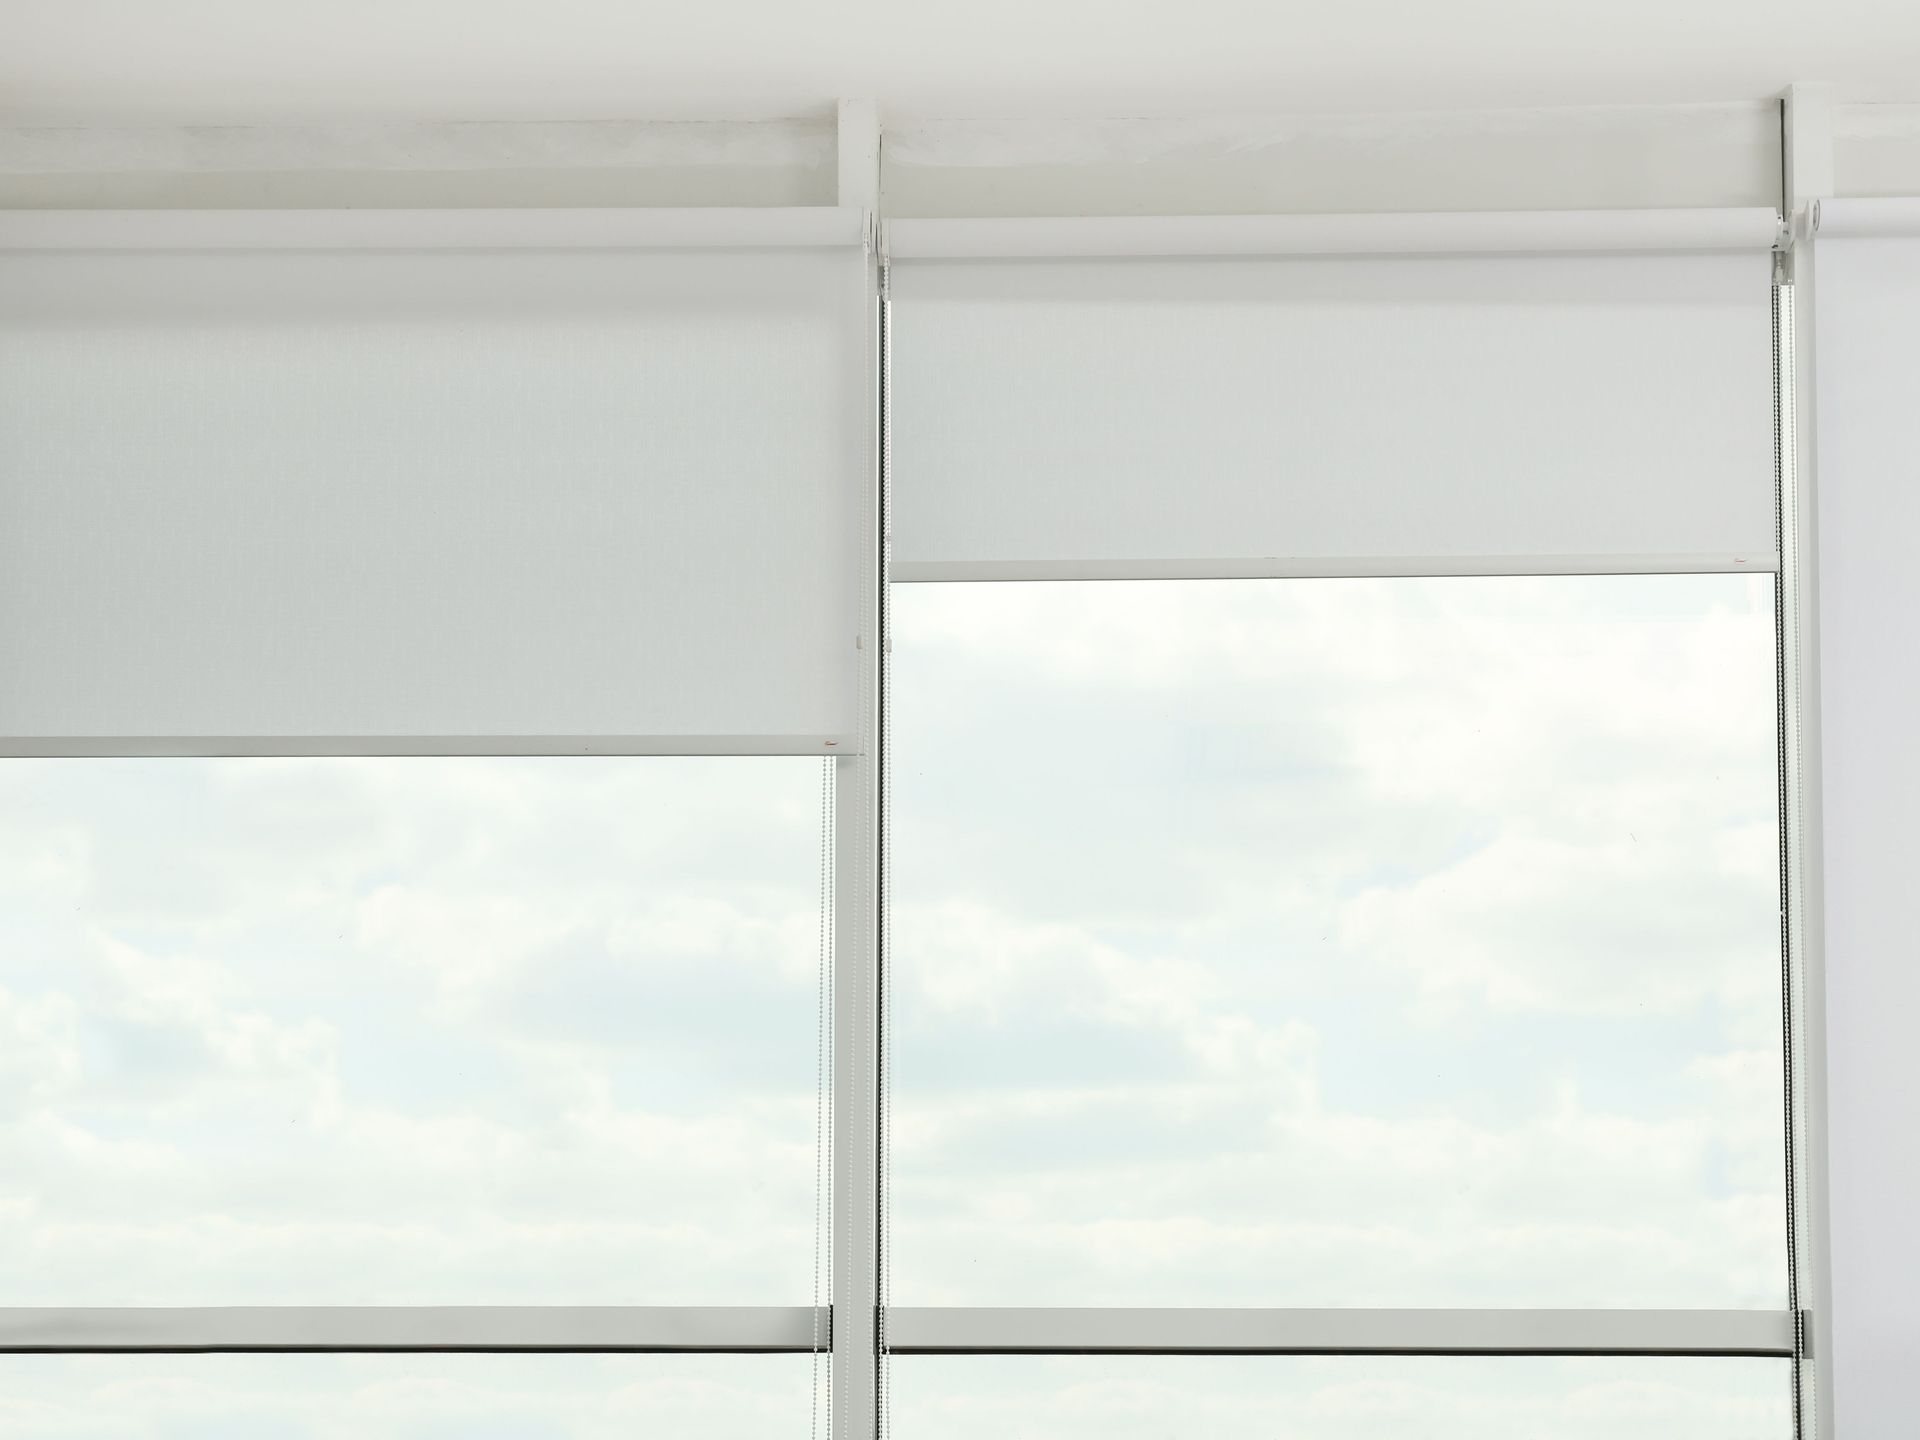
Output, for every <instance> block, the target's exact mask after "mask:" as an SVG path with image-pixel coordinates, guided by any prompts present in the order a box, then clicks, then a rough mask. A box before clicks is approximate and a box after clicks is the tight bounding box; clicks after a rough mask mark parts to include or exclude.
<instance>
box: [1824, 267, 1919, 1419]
mask: <svg viewBox="0 0 1920 1440" xmlns="http://www.w3.org/2000/svg"><path fill="white" fill-rule="evenodd" d="M1818 263H1819V279H1818V287H1819V288H1818V295H1817V306H1818V309H1817V325H1818V356H1817V366H1818V371H1817V377H1818V417H1819V422H1818V423H1819V442H1818V443H1819V482H1818V483H1819V547H1820V647H1821V654H1820V661H1821V672H1822V677H1821V725H1822V741H1821V763H1822V766H1823V769H1824V794H1825V806H1826V823H1825V829H1824V834H1825V843H1826V856H1825V877H1826V953H1827V1019H1828V1023H1827V1067H1828V1125H1829V1132H1828V1133H1829V1174H1830V1205H1831V1220H1832V1247H1833V1272H1832V1284H1833V1348H1834V1354H1833V1355H1832V1357H1830V1363H1829V1364H1828V1365H1827V1367H1826V1369H1827V1372H1828V1374H1829V1375H1830V1376H1831V1384H1832V1386H1833V1398H1834V1404H1835V1412H1836V1430H1837V1432H1838V1436H1839V1440H1895V1437H1899V1440H1906V1437H1909V1436H1911V1435H1913V1434H1914V1433H1915V1428H1916V1421H1915V1415H1916V1413H1920V1402H1916V1399H1915V1396H1914V1385H1915V1380H1914V1376H1915V1372H1916V1367H1920V1224H1916V1218H1917V1217H1920V1045H1916V1042H1915V1037H1914V1028H1913V1027H1914V1021H1915V1018H1916V1016H1920V938H1917V937H1920V844H1916V840H1915V830H1914V825H1915V817H1916V816H1920V567H1916V566H1915V564H1914V563H1913V553H1912V552H1913V538H1914V536H1915V535H1916V534H1920V238H1915V239H1844V240H1842V239H1834V240H1829V239H1822V240H1821V241H1820V242H1819V261H1818Z"/></svg>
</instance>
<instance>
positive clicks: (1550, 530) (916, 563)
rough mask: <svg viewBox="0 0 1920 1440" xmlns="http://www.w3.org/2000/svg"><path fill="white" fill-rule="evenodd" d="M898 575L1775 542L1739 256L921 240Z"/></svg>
mask: <svg viewBox="0 0 1920 1440" xmlns="http://www.w3.org/2000/svg"><path fill="white" fill-rule="evenodd" d="M892 293H893V297H894V304H893V308H892V337H893V338H892V357H893V360H892V377H893V378H892V391H891V393H892V414H893V458H894V467H893V474H894V540H895V548H894V554H895V562H896V563H895V572H894V573H895V576H896V578H905V579H914V578H921V579H931V578H941V577H945V576H953V577H963V576H967V575H977V576H992V575H995V574H1005V575H1015V576H1019V575H1029V576H1040V577H1044V576H1049V575H1059V576H1073V575H1099V574H1139V575H1154V574H1163V573H1165V574H1178V573H1186V572H1192V573H1230V572H1232V571H1234V570H1244V571H1245V572H1247V573H1278V574H1286V573H1302V574H1315V573H1343V572H1353V573H1368V572H1373V571H1392V570H1400V569H1408V570H1425V571H1430V572H1440V573H1444V572H1447V571H1450V570H1460V571H1468V572H1471V571H1479V570H1491V571H1500V570H1504V569H1514V568H1530V567H1532V566H1534V565H1536V564H1538V563H1539V562H1540V561H1542V560H1543V559H1546V560H1548V561H1549V562H1550V563H1551V565H1553V566H1555V567H1558V568H1572V569H1580V568H1593V569H1610V568H1627V569H1640V568H1651V569H1661V568H1667V569H1690V568H1723V567H1725V568H1735V567H1738V566H1740V565H1751V566H1753V567H1754V568H1768V567H1771V566H1772V565H1773V563H1774V559H1773V556H1774V551H1775V538H1774V500H1773V488H1774V482H1773V420H1772V368H1771V367H1772V338H1771V337H1772V331H1771V313H1770V270H1769V262H1768V257H1767V256H1766V254H1765V253H1763V251H1761V250H1760V249H1757V248H1755V249H1749V250H1744V251H1742V252H1740V253H1723V252H1713V253H1688V254H1679V253H1653V254H1644V253H1642V254H1618V255H1583V254H1562V255H1459V256H1443V257H1432V256H1426V257H1419V258H1412V257H1406V256H1366V257H1349V258H1337V259H1328V258H1305V257H1299V258H1244V257H1226V258H1207V259H1168V258H1126V259H1071V258H1057V259H1031V260H1022V259H905V260H896V261H895V263H894V265H893V276H892Z"/></svg>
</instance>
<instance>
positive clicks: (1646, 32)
mask: <svg viewBox="0 0 1920 1440" xmlns="http://www.w3.org/2000/svg"><path fill="white" fill-rule="evenodd" d="M1916 58H1920V7H1915V6H1912V5H1908V4H1902V3H1897V0H1830V3H1828V4H1824V5H1809V4H1806V3H1805V0H1690V3H1688V4H1686V5H1684V6H1680V7H1676V6H1674V5H1673V4H1671V3H1670V0H1615V3H1611V4H1605V5H1602V4H1587V5H1579V6H1566V5H1541V4H1538V3H1536V0H1482V3H1478V4H1474V5H1470V6H1469V5H1465V4H1458V3H1455V4H1432V3H1427V0H1361V3H1355V4H1346V5H1336V4H1327V3H1307V0H1281V3H1262V0H1134V3H1130V4H1126V5H1115V4H1112V3H1110V0H1048V3H1045V4H1038V5H1036V4H1034V3H1032V0H965V3H962V0H940V3H919V4H913V3H905V0H892V3H880V0H813V3H808V4H793V3H789V0H709V3H704V4H698V5H686V4H677V5H664V4H659V3H655V4H635V3H631V0H408V3H405V4H395V3H393V0H331V3H328V4H313V3H310V0H169V3H167V4H164V5H157V4H153V3H151V0H6V3H5V5H4V7H3V8H0V96H4V97H5V101H4V110H5V112H6V113H8V114H11V115H13V116H60V117H71V116H75V115H83V116H90V117H94V118H105V117H108V116H121V117H126V118H150V119H185V120H203V121H204V120H221V119H235V118H266V117H327V118H371V117H394V118H430V117H440V118H449V119H473V118H481V117H486V116H500V117H525V118H543V119H551V118H568V117H593V116H601V117H609V116H612V117H624V116H631V115H655V116H659V115H667V114H688V113H692V114H699V115H704V116H711V115H725V114H797V113H803V112H807V111H813V110H818V109H821V108H823V107H824V106H825V104H826V103H828V102H829V101H830V99H831V98H832V97H834V96H837V95H871V96H874V97H876V98H877V99H879V100H880V101H881V102H882V104H883V105H885V106H886V107H888V109H889V111H890V112H893V111H904V110H907V109H911V110H913V111H915V112H917V113H923V114H1004V113H1008V112H1011V111H1027V112H1034V111H1045V112H1053V113H1074V112H1079V113H1109V114H1133V115H1138V114H1146V113H1153V112H1168V111H1179V110H1186V111H1194V110H1208V111H1218V110H1221V109H1226V108H1245V109H1279V110H1292V111H1301V110H1313V109H1319V110H1377V109H1418V108H1425V107H1433V108H1457V107H1461V106H1478V107H1489V106H1511V105H1568V104H1636V103H1651V102H1660V101H1696V100H1752V99H1758V98H1761V97H1764V96H1768V95H1771V94H1773V93H1775V92H1777V91H1778V90H1779V89H1780V87H1782V86H1783V85H1785V84H1787V83H1788V82H1790V81H1791V80H1793V79H1795V78H1796V77H1805V76H1817V77H1819V78H1821V79H1824V80H1831V81H1833V82H1835V83H1838V84H1842V85H1845V86H1848V87H1850V89H1851V90H1852V91H1854V92H1857V93H1858V95H1859V97H1860V98H1893V99H1901V98H1912V97H1911V95H1910V94H1905V95H1903V94H1902V93H1900V92H1901V90H1902V89H1903V88H1904V89H1906V90H1908V91H1910V90H1911V87H1912V84H1913V80H1914V73H1915V61H1916ZM1888 90H1891V91H1892V92H1893V93H1892V94H1883V93H1881V92H1884V91H1888Z"/></svg>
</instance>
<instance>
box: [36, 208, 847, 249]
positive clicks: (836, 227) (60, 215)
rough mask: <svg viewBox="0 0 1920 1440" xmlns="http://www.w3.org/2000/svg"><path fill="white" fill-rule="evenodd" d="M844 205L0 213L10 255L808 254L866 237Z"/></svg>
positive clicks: (842, 246)
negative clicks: (397, 252)
mask: <svg viewBox="0 0 1920 1440" xmlns="http://www.w3.org/2000/svg"><path fill="white" fill-rule="evenodd" d="M866 234H867V222H866V216H865V215H864V213H863V212H861V211H860V210H857V209H855V208H853V207H851V206H842V205H795V206H765V207H755V206H737V207H731V208H727V207H715V208H697V207H674V206H657V207H656V206H605V207H599V206H595V207H577V208H554V209H543V208H531V207H530V208H527V209H511V208H501V209H492V208H488V209H480V208H455V207H449V208H445V209H419V210H397V209H396V210H388V209H345V208H342V209H311V210H179V209H176V210H158V209H156V210H11V211H0V252H4V251H11V250H808V249H841V248H853V247H858V246H861V245H864V244H865V243H866Z"/></svg>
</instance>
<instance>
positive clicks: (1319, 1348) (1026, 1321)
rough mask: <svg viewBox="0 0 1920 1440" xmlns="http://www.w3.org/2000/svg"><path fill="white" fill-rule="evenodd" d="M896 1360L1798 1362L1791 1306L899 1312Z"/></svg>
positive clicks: (893, 1346) (892, 1320)
mask: <svg viewBox="0 0 1920 1440" xmlns="http://www.w3.org/2000/svg"><path fill="white" fill-rule="evenodd" d="M887 1341H888V1349H889V1351H890V1352H891V1353H893V1354H895V1355H1410V1356H1411V1355H1517V1356H1526V1355H1535V1356H1560V1355H1595V1356H1605V1355H1618V1356H1699V1357H1736V1356H1737V1357H1761V1358H1773V1359H1791V1358H1792V1356H1793V1353H1794V1323H1793V1314H1792V1312H1791V1311H1787V1310H1359V1309H1335V1310H1315V1309H1084V1308H1072V1309H1034V1308H1019V1309H988V1308H964V1307H941V1308H927V1307H914V1306H907V1307H897V1306H896V1307H893V1308H890V1309H889V1310H888V1311H887Z"/></svg>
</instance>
